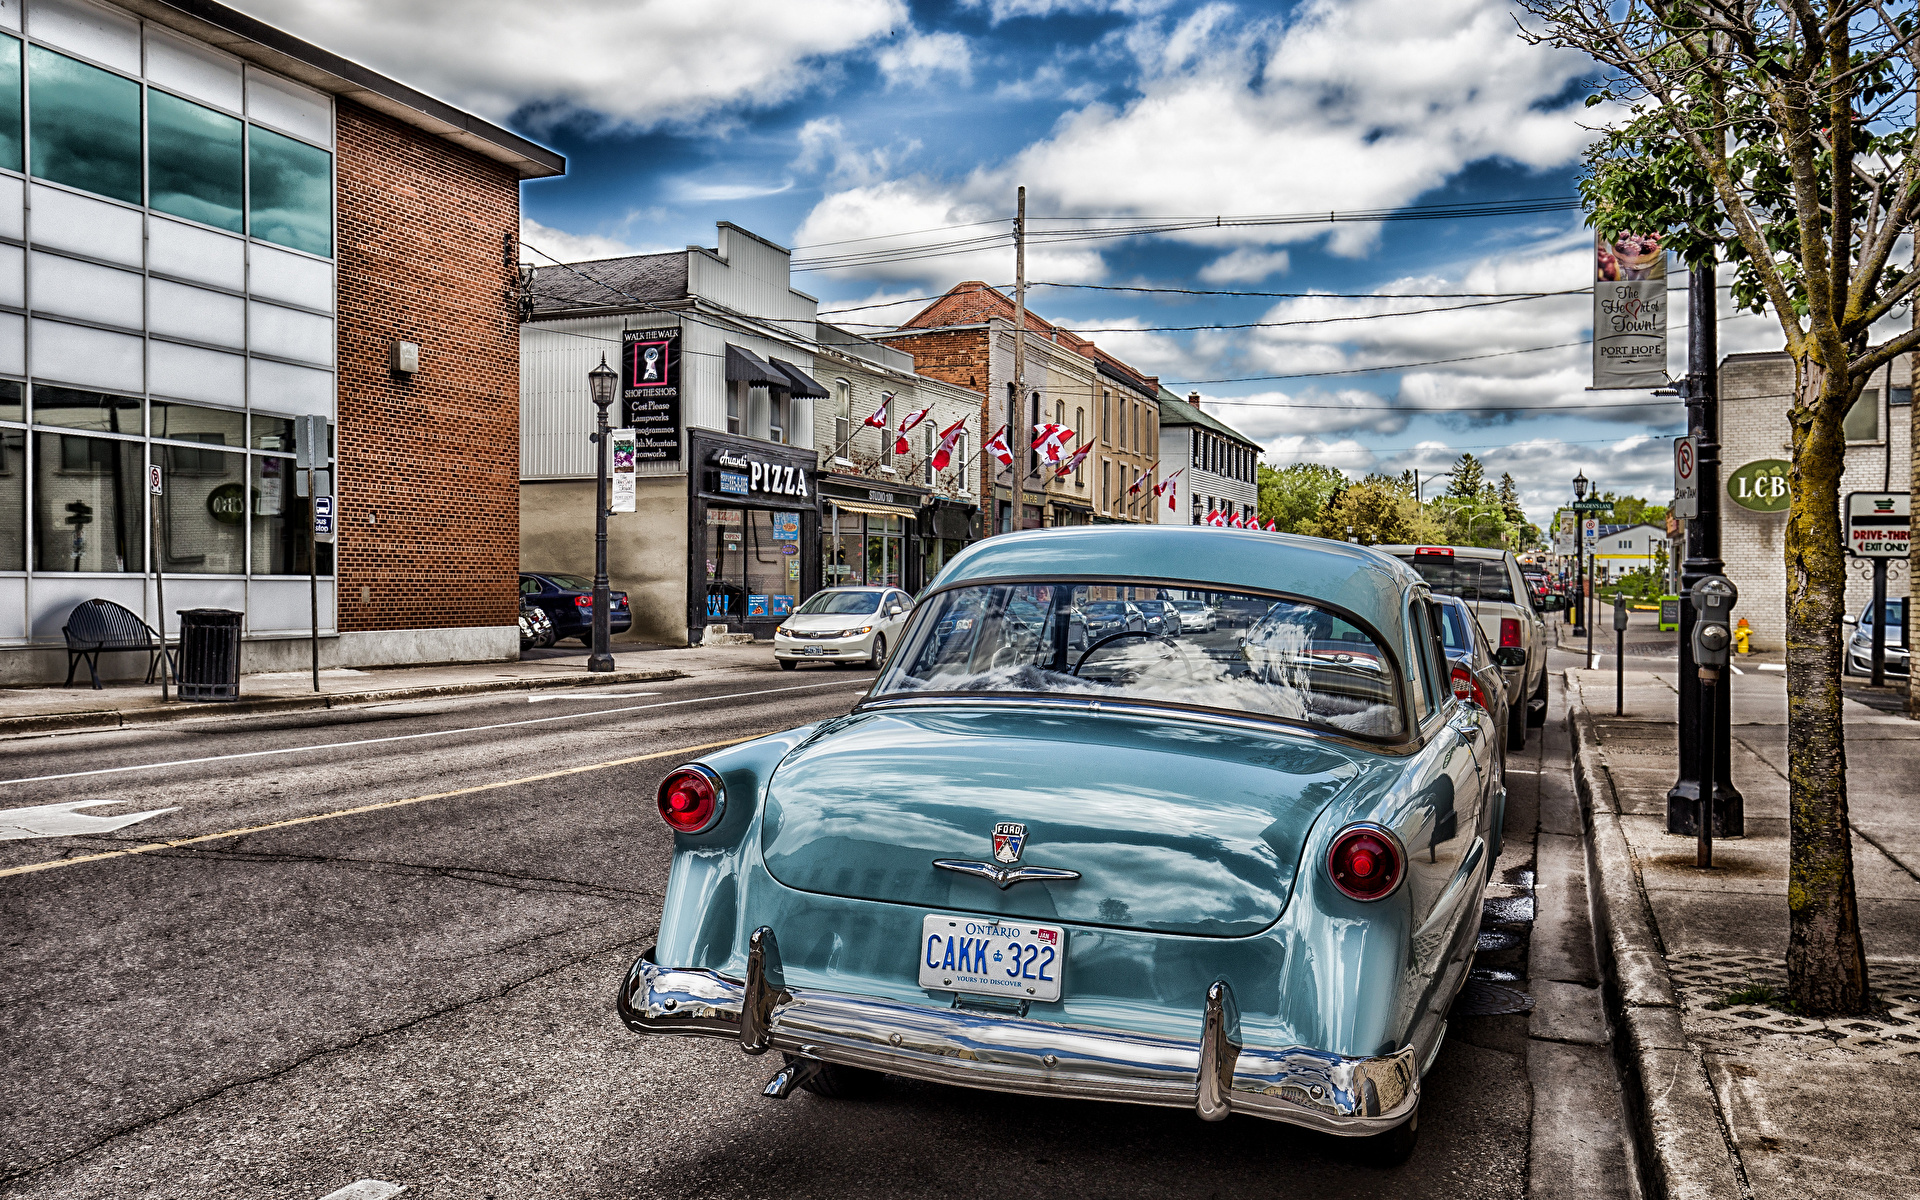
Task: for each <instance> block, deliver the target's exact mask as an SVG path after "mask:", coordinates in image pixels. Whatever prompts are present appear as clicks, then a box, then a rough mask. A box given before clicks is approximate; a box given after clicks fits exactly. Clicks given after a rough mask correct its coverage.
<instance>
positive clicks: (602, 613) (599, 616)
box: [587, 353, 620, 671]
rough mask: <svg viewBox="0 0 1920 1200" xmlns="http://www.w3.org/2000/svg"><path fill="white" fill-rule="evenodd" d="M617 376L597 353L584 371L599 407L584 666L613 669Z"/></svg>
mask: <svg viewBox="0 0 1920 1200" xmlns="http://www.w3.org/2000/svg"><path fill="white" fill-rule="evenodd" d="M619 382H620V376H619V375H617V374H615V372H614V370H613V368H612V367H609V366H608V365H607V356H606V355H605V354H604V353H603V354H601V355H600V365H599V366H597V367H595V368H594V369H593V370H591V371H588V372H587V385H588V387H589V388H590V389H591V395H592V396H593V406H594V407H595V408H596V409H598V410H599V416H598V418H597V420H596V423H595V426H594V449H595V450H596V451H597V452H598V454H597V458H598V460H599V470H598V472H597V474H596V478H595V487H594V501H593V653H591V654H589V655H587V670H589V671H611V670H613V649H612V647H611V646H609V644H608V643H609V642H610V640H611V639H612V636H613V635H612V632H611V630H610V629H609V624H610V622H609V619H608V611H607V610H608V608H609V607H610V604H609V600H610V597H609V595H608V585H607V408H608V406H609V405H611V404H612V403H613V393H614V388H615V385H617V384H618V383H619Z"/></svg>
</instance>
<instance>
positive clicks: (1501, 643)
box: [1379, 546, 1547, 750]
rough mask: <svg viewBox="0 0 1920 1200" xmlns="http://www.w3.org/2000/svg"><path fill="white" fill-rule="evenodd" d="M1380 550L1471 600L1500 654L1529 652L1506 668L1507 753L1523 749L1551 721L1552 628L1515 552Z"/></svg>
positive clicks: (1436, 586)
mask: <svg viewBox="0 0 1920 1200" xmlns="http://www.w3.org/2000/svg"><path fill="white" fill-rule="evenodd" d="M1379 549H1381V550H1384V551H1386V552H1387V553H1388V554H1391V555H1393V556H1394V557H1395V558H1398V559H1400V560H1401V561H1402V562H1404V563H1406V564H1407V565H1408V566H1410V567H1412V568H1413V569H1414V570H1415V571H1418V572H1419V573H1420V577H1421V578H1422V579H1425V580H1426V581H1427V586H1428V587H1430V588H1432V589H1433V590H1434V591H1435V592H1438V593H1440V594H1441V595H1445V596H1458V597H1460V599H1462V600H1464V601H1466V602H1467V607H1468V608H1470V609H1472V610H1473V615H1474V618H1475V619H1476V620H1477V621H1479V623H1480V629H1481V631H1482V632H1484V633H1485V634H1486V635H1487V643H1488V644H1489V645H1491V646H1493V647H1494V648H1495V649H1496V650H1501V649H1507V648H1510V647H1518V648H1520V649H1522V650H1524V651H1526V654H1527V660H1526V662H1524V663H1522V664H1520V665H1518V666H1511V667H1505V666H1503V667H1502V668H1501V674H1503V675H1505V676H1506V679H1507V749H1509V750H1519V749H1522V748H1524V747H1525V746H1526V744H1527V728H1528V727H1529V726H1533V727H1538V726H1541V725H1544V724H1546V721H1547V626H1546V622H1544V621H1542V620H1541V619H1540V614H1539V613H1538V612H1536V611H1535V610H1534V606H1533V601H1532V597H1531V591H1530V589H1529V588H1528V586H1527V581H1526V579H1525V578H1524V577H1523V576H1522V575H1521V573H1520V560H1519V559H1517V558H1515V557H1514V556H1513V552H1512V551H1509V550H1490V549H1484V548H1482V547H1479V546H1381V547H1379Z"/></svg>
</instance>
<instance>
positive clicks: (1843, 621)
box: [1840, 615, 1860, 625]
mask: <svg viewBox="0 0 1920 1200" xmlns="http://www.w3.org/2000/svg"><path fill="white" fill-rule="evenodd" d="M1840 623H1841V624H1842V625H1858V624H1859V623H1860V622H1858V621H1856V620H1854V619H1853V617H1852V616H1851V615H1848V616H1844V617H1841V618H1840Z"/></svg>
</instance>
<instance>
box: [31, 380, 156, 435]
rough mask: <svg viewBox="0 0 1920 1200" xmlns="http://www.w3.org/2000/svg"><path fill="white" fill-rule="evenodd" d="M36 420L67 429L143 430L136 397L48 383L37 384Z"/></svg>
mask: <svg viewBox="0 0 1920 1200" xmlns="http://www.w3.org/2000/svg"><path fill="white" fill-rule="evenodd" d="M33 422H34V424H36V425H59V426H62V427H64V428H67V429H89V430H93V431H94V432H96V433H132V434H138V433H140V432H142V430H141V428H140V401H139V400H138V399H136V398H135V397H132V396H110V395H107V394H106V393H104V392H83V391H78V390H76V389H74V388H57V387H47V386H46V385H45V384H37V385H35V387H34V389H33Z"/></svg>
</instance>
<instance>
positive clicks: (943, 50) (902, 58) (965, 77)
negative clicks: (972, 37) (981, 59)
mask: <svg viewBox="0 0 1920 1200" xmlns="http://www.w3.org/2000/svg"><path fill="white" fill-rule="evenodd" d="M875 60H876V61H877V62H878V63H879V64H880V73H881V74H882V75H884V76H886V80H887V82H888V83H889V84H903V83H904V84H910V85H924V84H926V83H928V82H930V81H931V79H932V77H933V76H936V75H953V76H956V77H958V78H959V79H960V81H961V82H962V83H971V82H973V49H972V47H971V45H970V44H969V43H968V42H967V39H966V38H964V37H962V36H961V35H960V34H957V33H909V34H907V36H906V37H904V38H901V39H899V40H898V41H896V42H895V43H894V44H893V45H891V46H887V47H886V48H884V49H882V50H881V51H880V53H879V54H878V55H876V56H875Z"/></svg>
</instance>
